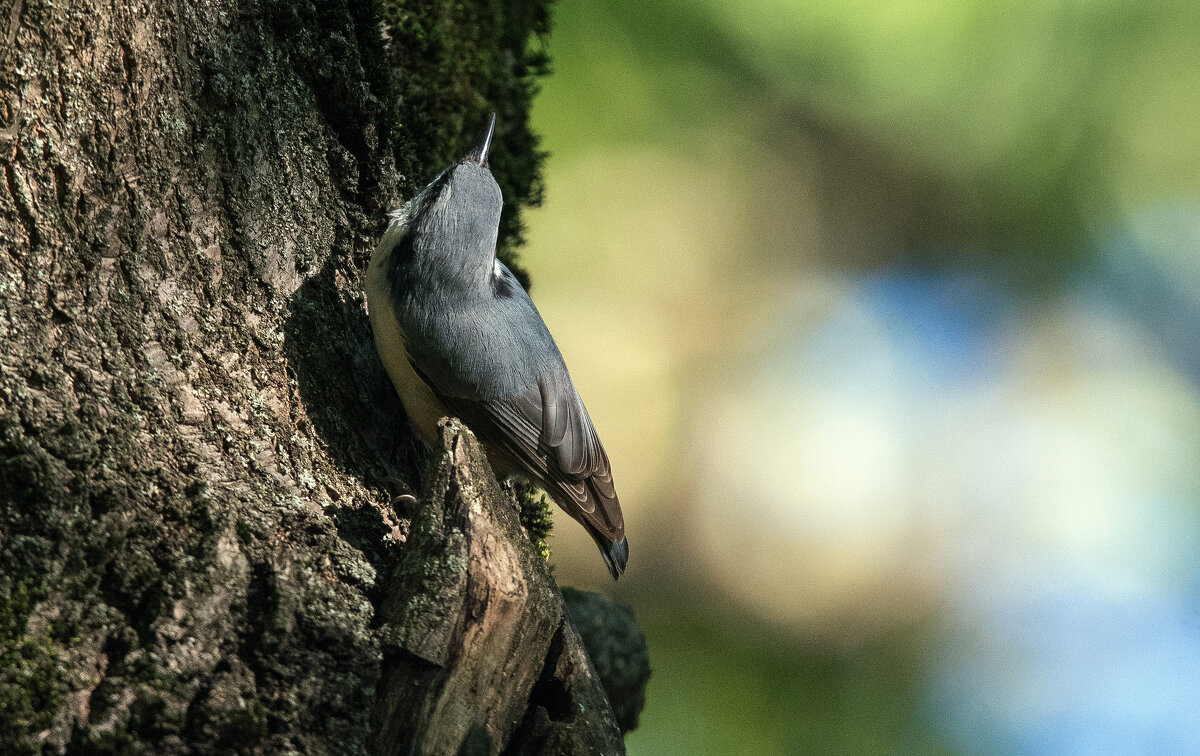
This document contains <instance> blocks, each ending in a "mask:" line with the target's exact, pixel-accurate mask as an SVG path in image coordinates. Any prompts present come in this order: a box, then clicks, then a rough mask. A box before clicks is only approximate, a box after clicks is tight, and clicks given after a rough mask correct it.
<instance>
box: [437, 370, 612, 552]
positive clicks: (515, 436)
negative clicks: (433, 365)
mask: <svg viewBox="0 0 1200 756" xmlns="http://www.w3.org/2000/svg"><path fill="white" fill-rule="evenodd" d="M413 368H414V369H415V370H416V371H417V373H418V375H420V376H421V378H422V380H424V381H425V382H426V383H427V384H429V386H430V388H431V389H432V390H433V392H434V393H435V394H437V396H438V398H439V399H440V400H441V401H442V403H443V404H444V405H445V406H446V408H447V409H448V410H450V411H451V412H453V413H454V414H455V415H457V416H458V417H460V418H462V420H463V421H465V422H466V423H467V425H468V426H470V427H471V429H472V430H474V431H475V433H476V434H478V435H479V437H480V438H481V439H483V440H484V441H486V442H487V443H488V444H490V445H493V446H496V447H498V448H499V450H500V451H501V452H503V453H504V454H505V455H507V456H508V457H510V458H511V459H513V460H514V461H516V462H517V463H518V464H519V465H520V466H521V467H523V468H525V470H526V472H527V473H529V474H530V475H531V476H532V477H534V478H535V479H536V480H537V482H539V483H540V484H542V485H543V486H544V487H545V488H546V492H547V493H549V494H550V496H551V498H553V499H555V500H556V501H558V502H559V504H560V505H561V506H563V507H564V509H566V510H567V511H568V513H570V514H572V515H575V516H581V517H582V518H583V519H584V520H586V521H587V522H588V523H590V524H591V525H592V526H593V527H595V528H596V529H597V530H598V531H599V532H600V534H601V535H603V536H605V537H606V538H609V539H610V540H612V541H621V540H623V538H624V532H625V524H624V518H623V517H622V515H621V506H620V502H619V501H618V499H617V494H616V489H615V488H614V486H613V481H612V470H611V468H610V465H609V461H608V455H607V454H605V452H604V448H603V446H601V444H600V438H599V437H598V436H597V434H596V429H595V427H593V425H592V420H591V417H589V416H588V413H587V409H586V408H585V407H584V405H583V400H582V399H580V397H579V393H578V392H577V391H576V390H575V385H574V383H572V381H571V378H570V375H568V374H566V370H565V369H562V370H560V371H553V372H550V373H548V374H546V375H543V376H542V377H541V378H540V379H539V380H538V381H537V382H536V383H532V384H529V385H528V386H527V387H526V389H525V391H524V392H523V393H520V394H517V395H512V396H505V397H498V398H491V399H472V398H467V397H462V396H455V395H454V394H452V393H447V392H445V391H444V390H442V389H441V388H440V387H439V386H438V385H437V384H436V383H435V382H433V381H431V380H430V379H429V377H428V376H426V375H424V374H423V373H422V372H421V370H420V367H419V366H417V365H416V364H414V365H413ZM572 505H573V506H572ZM572 509H574V510H575V511H572Z"/></svg>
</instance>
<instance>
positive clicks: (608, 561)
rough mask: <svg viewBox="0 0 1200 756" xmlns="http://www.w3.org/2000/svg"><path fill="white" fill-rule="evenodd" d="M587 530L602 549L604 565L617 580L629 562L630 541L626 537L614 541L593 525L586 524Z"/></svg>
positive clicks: (601, 554)
mask: <svg viewBox="0 0 1200 756" xmlns="http://www.w3.org/2000/svg"><path fill="white" fill-rule="evenodd" d="M584 527H585V528H587V532H588V535H590V536H591V537H592V540H593V541H595V542H596V545H597V546H599V547H600V556H601V557H603V558H604V565H605V566H606V567H608V574H610V575H612V578H613V580H617V579H618V578H620V577H621V575H622V574H623V573H624V572H625V564H626V563H627V562H628V561H629V540H628V539H626V538H625V537H624V536H622V537H621V540H619V541H614V540H612V539H611V538H609V537H607V536H605V535H604V534H603V533H601V532H600V531H599V530H597V529H596V528H595V527H594V526H592V525H591V523H587V522H585V523H584Z"/></svg>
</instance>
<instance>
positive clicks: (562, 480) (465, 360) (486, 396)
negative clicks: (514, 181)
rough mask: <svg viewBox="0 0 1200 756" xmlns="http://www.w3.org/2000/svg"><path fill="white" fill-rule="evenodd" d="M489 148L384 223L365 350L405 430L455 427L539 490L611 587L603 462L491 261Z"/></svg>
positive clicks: (502, 469) (562, 379) (614, 552)
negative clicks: (576, 530)
mask: <svg viewBox="0 0 1200 756" xmlns="http://www.w3.org/2000/svg"><path fill="white" fill-rule="evenodd" d="M494 128H495V116H494V115H493V116H492V121H491V123H490V124H489V126H488V132H487V136H486V137H485V138H484V140H483V141H482V143H481V144H480V145H479V146H478V147H476V148H475V149H474V150H473V151H472V152H471V153H470V154H468V155H467V157H465V158H463V160H461V161H459V162H458V163H456V164H455V165H453V166H451V167H450V168H447V169H446V170H445V171H443V172H442V174H441V175H439V176H438V177H437V178H436V179H434V180H433V182H432V183H430V184H429V186H427V187H426V188H425V189H424V190H423V191H422V192H421V193H420V194H419V195H417V196H416V197H415V198H413V199H412V200H411V201H410V202H408V204H406V205H405V206H404V207H403V208H401V209H400V210H398V211H396V212H395V213H393V214H392V217H391V222H390V224H389V225H388V229H387V231H386V232H385V233H384V235H383V238H382V239H381V240H380V242H379V245H378V246H377V247H376V249H375V253H374V255H372V257H371V265H370V268H369V269H368V271H367V306H368V311H369V313H370V317H371V326H372V330H373V331H374V334H375V343H376V346H377V348H378V349H379V353H380V356H381V357H382V358H383V362H384V365H385V366H386V367H387V370H388V374H389V375H390V376H391V378H392V382H393V383H394V384H395V386H396V390H397V392H398V393H399V394H400V398H401V400H402V401H403V402H404V407H405V410H406V412H407V413H408V416H409V419H410V421H411V422H412V423H413V425H414V427H415V428H416V429H417V432H418V433H419V434H420V435H421V436H422V437H424V438H425V439H426V440H428V441H430V442H432V441H433V440H434V439H435V438H436V432H437V431H436V425H437V421H438V420H439V419H440V418H441V417H443V416H445V415H453V416H456V417H459V418H460V419H462V420H463V421H464V422H466V423H467V425H468V426H470V428H471V429H472V430H473V431H475V433H476V435H477V436H479V438H480V440H482V441H483V442H484V445H485V447H486V449H487V450H488V457H489V459H490V460H491V462H492V466H493V467H494V468H496V471H497V473H499V474H501V475H507V474H518V475H522V476H524V477H527V478H529V479H531V480H532V481H533V482H534V483H536V484H537V485H539V486H541V487H542V488H543V489H544V490H545V491H546V493H548V494H549V495H550V498H552V499H553V500H554V501H555V502H556V503H557V504H558V505H559V506H560V507H562V509H563V510H564V511H565V512H567V514H569V515H571V517H573V518H575V519H576V520H578V521H579V522H580V523H581V524H583V526H584V527H585V528H586V529H587V531H588V533H590V534H591V536H592V538H593V539H594V540H595V541H596V544H597V545H598V546H599V547H600V552H601V554H602V555H603V557H604V561H605V563H606V564H607V566H608V569H609V572H611V573H612V576H613V578H614V579H615V578H617V577H618V576H619V575H620V574H621V573H622V572H624V570H625V563H626V561H627V559H628V554H629V548H628V543H627V541H626V538H625V525H624V520H623V518H622V515H621V506H620V503H619V501H618V499H617V494H616V490H615V488H614V487H613V480H612V470H611V467H610V465H609V461H608V456H607V455H606V454H605V452H604V447H603V446H602V445H601V444H600V439H599V437H598V436H597V435H596V430H595V428H594V427H593V426H592V421H591V418H590V417H589V416H588V413H587V409H586V408H585V407H584V406H583V400H582V399H580V397H579V393H578V392H577V391H576V390H575V385H574V383H572V381H571V376H570V373H568V371H567V366H566V363H565V362H564V361H563V358H562V354H560V353H559V351H558V346H557V345H556V344H555V343H554V338H553V337H552V336H551V335H550V331H549V330H548V329H547V328H546V324H545V323H544V322H543V321H542V317H541V315H540V314H539V313H538V310H537V307H536V306H534V304H533V300H531V299H530V298H529V294H528V293H527V292H526V291H525V289H524V288H522V287H521V285H520V283H519V282H518V281H517V279H516V277H515V276H514V275H513V274H512V272H511V271H510V270H509V269H508V268H507V267H506V266H505V265H504V263H502V262H500V260H498V259H497V258H496V238H497V233H498V230H499V224H500V209H501V204H502V198H501V194H500V187H499V186H498V185H497V184H496V181H495V179H494V178H493V177H492V173H491V171H490V170H489V168H488V163H487V156H488V152H489V149H490V146H491V139H492V134H493V130H494Z"/></svg>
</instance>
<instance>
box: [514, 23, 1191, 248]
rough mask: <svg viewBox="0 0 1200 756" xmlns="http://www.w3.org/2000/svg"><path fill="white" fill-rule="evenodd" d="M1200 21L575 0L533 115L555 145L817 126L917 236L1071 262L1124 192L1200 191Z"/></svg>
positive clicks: (687, 139)
mask: <svg viewBox="0 0 1200 756" xmlns="http://www.w3.org/2000/svg"><path fill="white" fill-rule="evenodd" d="M1198 33H1200V13H1196V12H1195V9H1194V6H1193V5H1191V4H1188V3H1186V2H1180V1H1179V0H1173V1H1168V2H1156V3H1140V2H1106V3H1086V2H1068V1H1066V0H1063V1H1059V2H1041V3H1033V4H1030V3H1019V2H1015V1H1013V0H1004V1H1002V2H986V3H985V2H978V1H971V0H956V1H953V2H943V1H941V0H917V1H912V0H910V1H907V2H899V1H898V0H896V1H892V2H884V3H872V2H863V1H860V0H856V1H854V2H845V3H832V4H820V3H817V4H813V3H800V2H795V0H767V1H766V2H763V3H737V2H732V1H731V0H704V2H700V3H681V2H678V1H677V0H660V1H659V2H654V3H639V2H634V1H633V0H617V1H616V2H613V3H605V4H601V5H599V6H594V5H587V4H584V3H581V2H576V1H575V0H567V1H566V2H562V3H560V4H559V5H558V6H557V9H556V13H555V26H554V45H553V51H554V53H555V59H556V71H555V75H554V77H553V79H552V80H551V82H550V83H549V84H548V86H547V87H546V91H545V93H544V94H543V95H542V97H541V98H540V99H539V100H538V101H537V103H536V104H535V113H536V119H537V122H538V124H539V127H540V129H541V130H542V131H543V133H545V135H546V137H547V139H548V142H549V143H551V144H553V145H554V148H555V150H557V151H558V153H559V154H561V155H569V154H572V153H574V152H576V151H580V150H586V149H588V148H589V146H594V145H596V144H600V143H608V144H621V143H625V144H629V143H654V144H659V145H664V146H668V147H674V149H676V150H677V151H679V152H682V153H690V154H693V155H695V154H702V152H703V148H704V145H705V144H706V143H707V142H706V141H705V139H704V138H701V137H703V136H704V135H705V134H706V133H708V132H711V131H713V130H720V129H722V128H724V129H726V130H736V131H745V130H747V129H748V130H749V131H750V132H751V133H754V134H755V135H756V137H757V138H759V139H761V140H763V141H765V142H772V143H774V144H775V148H776V149H777V150H778V151H779V152H780V153H782V156H783V157H784V159H786V157H787V152H788V149H789V141H791V140H793V139H794V138H795V137H797V136H801V135H803V136H804V137H806V138H813V137H816V138H817V139H819V140H822V142H823V144H822V145H821V148H822V149H823V150H825V151H826V152H827V153H829V154H833V153H842V154H844V155H845V157H846V158H847V159H850V160H855V161H865V162H868V163H871V164H873V165H874V168H875V170H877V171H878V172H879V173H880V174H881V175H883V176H884V177H885V178H886V179H887V180H888V181H887V189H888V191H889V192H891V193H893V194H894V195H896V197H895V198H896V200H897V201H898V202H904V203H906V212H907V214H908V218H907V219H906V220H907V222H909V223H910V224H911V225H912V228H911V233H910V234H909V239H910V241H911V242H912V243H913V246H914V247H917V246H920V245H922V244H927V243H929V242H931V241H937V242H939V243H941V242H946V241H951V242H961V243H963V244H964V245H970V246H974V247H976V248H977V249H978V253H981V254H984V255H986V256H987V257H989V258H990V257H994V256H995V255H997V254H999V255H1003V256H1011V257H1013V258H1014V260H1015V263H1016V264H1018V265H1021V264H1027V263H1032V264H1034V266H1035V267H1036V268H1037V269H1038V270H1059V269H1061V268H1062V266H1063V265H1064V264H1068V263H1070V262H1071V261H1072V260H1077V259H1078V256H1079V254H1080V252H1081V251H1082V248H1083V247H1084V245H1085V243H1086V241H1087V240H1088V238H1089V237H1090V236H1091V235H1092V233H1093V232H1094V231H1095V229H1096V227H1097V226H1098V225H1099V226H1103V225H1104V224H1106V223H1107V222H1109V221H1110V220H1111V219H1112V217H1113V215H1114V213H1115V212H1117V211H1118V209H1119V208H1120V207H1122V206H1124V205H1126V204H1128V203H1141V202H1146V201H1149V200H1152V199H1153V198H1155V197H1157V196H1160V195H1161V194H1162V193H1163V192H1168V193H1170V192H1177V193H1178V192H1183V193H1192V194H1195V193H1196V192H1197V191H1198V190H1200V148H1198V147H1197V145H1198V144H1200V98H1196V97H1195V95H1194V93H1195V92H1196V91H1200V67H1198V66H1196V65H1195V59H1196V58H1195V54H1194V40H1195V39H1196V37H1197V34H1198ZM958 254H960V255H961V254H963V251H962V250H961V249H960V250H959V251H958ZM939 261H944V260H939Z"/></svg>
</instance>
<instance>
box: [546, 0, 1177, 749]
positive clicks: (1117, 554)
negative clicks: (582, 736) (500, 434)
mask: <svg viewBox="0 0 1200 756" xmlns="http://www.w3.org/2000/svg"><path fill="white" fill-rule="evenodd" d="M1198 38H1200V12H1198V11H1197V9H1196V7H1195V5H1194V3H1192V2H1190V1H1189V2H1183V1H1181V2H1171V1H1170V0H1161V1H1159V2H1150V3H1147V2H1144V0H1088V1H1084V0H1074V1H1070V0H1063V1H1062V2H1050V1H1047V2H1041V3H1024V2H1014V1H1013V0H992V1H991V2H964V1H962V0H883V1H882V2H880V1H879V0H871V1H870V2H868V1H867V0H847V1H845V2H839V3H813V2H798V1H797V0H758V2H754V3H746V2H737V1H735V0H696V1H693V2H683V0H656V1H655V2H645V1H644V0H615V1H614V2H608V3H595V4H590V3H585V2H583V0H560V2H559V3H558V4H557V6H556V13H555V24H554V33H553V37H552V38H551V40H550V47H549V51H550V53H551V55H552V57H553V61H554V73H553V75H551V76H550V77H549V78H547V79H546V80H545V81H544V89H543V92H542V94H541V95H540V96H539V98H538V100H537V102H536V107H535V113H534V118H535V130H537V131H538V132H540V133H541V134H542V135H543V136H544V143H543V144H544V147H545V148H546V149H548V150H549V151H550V153H551V157H550V159H549V161H548V163H547V166H546V184H547V197H546V203H545V205H544V207H542V208H541V209H538V210H535V211H532V212H530V213H529V214H528V216H527V217H528V221H529V231H528V239H529V243H528V245H527V247H526V248H525V249H524V251H523V252H522V259H523V261H524V263H525V265H526V266H527V268H528V269H529V270H530V271H531V272H532V273H533V276H534V287H533V292H532V293H533V296H534V299H535V301H536V302H537V303H538V306H539V307H540V308H541V310H542V313H543V315H544V317H545V319H546V321H547V322H548V323H549V325H550V327H551V329H552V330H553V331H554V333H555V335H556V337H557V339H558V342H559V344H560V346H561V348H562V351H563V353H564V354H565V356H566V358H567V362H568V364H569V365H570V366H571V369H572V373H573V375H574V377H575V380H576V383H577V384H578V386H579V388H580V391H581V393H582V395H583V396H584V397H585V399H586V401H587V403H588V407H589V409H590V411H591V414H592V417H593V419H594V421H595V423H596V425H597V427H598V429H599V430H600V433H601V436H602V438H603V439H604V441H605V444H606V446H607V448H608V451H609V454H610V456H611V458H612V461H613V466H614V471H615V475H616V480H617V483H618V486H619V491H620V493H621V500H622V504H623V506H624V509H625V512H626V522H627V530H628V532H629V533H630V543H631V559H630V569H629V572H628V573H627V574H626V576H625V577H624V578H623V579H622V581H621V582H620V584H619V585H617V586H615V587H614V586H613V585H612V584H611V582H610V581H608V579H607V576H606V574H605V571H604V569H603V566H602V564H601V561H600V559H599V556H598V555H597V553H596V551H595V548H594V546H593V545H592V544H591V542H590V540H589V539H588V538H587V537H586V536H585V535H584V534H583V532H582V529H580V528H578V527H575V526H574V525H573V524H572V523H569V521H567V520H566V518H565V517H563V516H560V517H559V518H558V519H559V528H558V530H557V532H556V534H555V537H554V539H553V540H552V542H551V547H552V550H553V559H554V562H555V563H556V573H557V575H558V577H559V580H560V582H562V583H564V584H571V585H576V586H579V587H590V588H593V589H599V590H604V591H609V592H615V593H616V594H617V595H619V596H621V597H622V598H624V599H625V600H626V601H628V602H630V603H631V604H633V606H634V607H635V609H636V610H637V612H638V615H639V617H640V619H641V621H642V623H643V626H644V628H645V631H646V635H647V638H648V643H649V646H650V652H651V662H652V665H653V667H654V676H653V678H652V679H651V682H650V689H649V697H648V704H647V707H646V709H645V712H644V713H643V717H642V726H641V728H640V729H639V730H637V731H636V732H635V733H633V734H631V735H630V736H629V738H628V741H627V742H628V746H629V750H630V753H632V754H655V755H657V754H743V753H744V754H875V753H879V754H907V753H914V754H925V753H932V754H1108V753H1111V754H1195V753H1200V716H1198V715H1197V707H1198V705H1200V704H1198V702H1200V571H1198V569H1197V568H1198V566H1200V565H1198V562H1200V48H1198V47H1197V43H1196V40H1197V39H1198Z"/></svg>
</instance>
